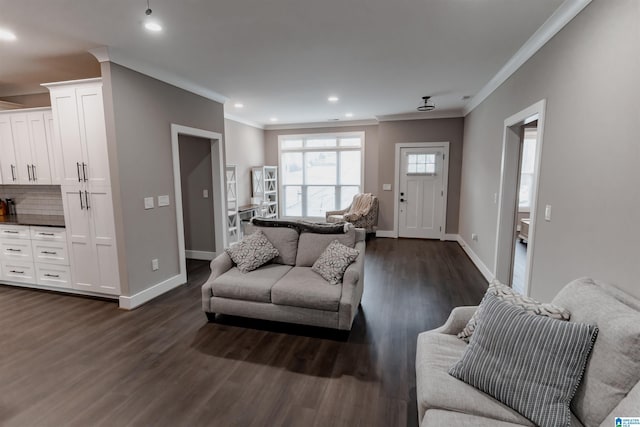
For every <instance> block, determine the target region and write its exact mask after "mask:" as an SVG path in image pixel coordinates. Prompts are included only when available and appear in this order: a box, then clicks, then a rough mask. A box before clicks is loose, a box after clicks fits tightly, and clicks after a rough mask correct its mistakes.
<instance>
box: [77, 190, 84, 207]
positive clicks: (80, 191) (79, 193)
mask: <svg viewBox="0 0 640 427" xmlns="http://www.w3.org/2000/svg"><path fill="white" fill-rule="evenodd" d="M78 195H79V196H80V210H84V205H83V204H82V190H78Z"/></svg>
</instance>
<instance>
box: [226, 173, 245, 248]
mask: <svg viewBox="0 0 640 427" xmlns="http://www.w3.org/2000/svg"><path fill="white" fill-rule="evenodd" d="M237 172H238V171H237V167H236V166H235V165H228V166H227V167H225V179H226V182H227V240H228V244H232V243H235V242H237V241H239V240H240V237H241V236H240V217H239V216H238V180H237V177H238V173H237Z"/></svg>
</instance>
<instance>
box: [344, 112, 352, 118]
mask: <svg viewBox="0 0 640 427" xmlns="http://www.w3.org/2000/svg"><path fill="white" fill-rule="evenodd" d="M344 116H345V117H353V113H346V114H345V115H344Z"/></svg>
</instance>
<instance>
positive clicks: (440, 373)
mask: <svg viewBox="0 0 640 427" xmlns="http://www.w3.org/2000/svg"><path fill="white" fill-rule="evenodd" d="M466 347H467V344H466V343H465V342H464V341H462V340H460V339H458V338H457V337H456V336H455V335H448V334H441V333H438V332H434V331H430V332H423V333H421V334H420V335H418V346H417V353H416V377H417V381H416V394H417V398H418V415H419V417H420V419H422V418H423V417H424V414H425V412H426V411H427V410H429V409H444V410H449V411H455V412H463V413H466V414H472V415H478V416H481V417H485V418H492V419H496V420H499V421H505V422H510V423H514V424H522V425H525V426H533V423H532V422H531V421H529V420H527V419H526V418H525V417H523V416H522V415H520V414H519V413H518V412H516V411H515V410H513V409H511V408H509V407H508V406H506V405H504V404H502V403H500V402H498V401H497V400H495V399H494V398H492V397H491V396H489V395H488V394H485V393H483V392H481V391H480V390H478V389H476V388H474V387H472V386H470V385H468V384H465V383H464V382H462V381H460V380H458V379H456V378H454V377H452V376H451V375H449V374H448V370H449V368H450V367H451V365H453V364H454V363H456V362H457V361H458V360H459V359H460V357H461V356H462V353H463V352H464V349H465V348H466ZM460 425H464V424H460Z"/></svg>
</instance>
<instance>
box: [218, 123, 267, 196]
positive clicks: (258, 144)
mask: <svg viewBox="0 0 640 427" xmlns="http://www.w3.org/2000/svg"><path fill="white" fill-rule="evenodd" d="M224 133H225V151H226V156H227V164H228V165H236V166H237V173H238V176H237V183H238V206H243V205H247V204H249V201H250V198H251V168H252V167H253V166H261V165H264V164H265V159H264V146H265V144H264V131H263V130H262V129H258V128H255V127H253V126H249V125H245V124H243V123H239V122H236V121H233V120H229V119H225V120H224Z"/></svg>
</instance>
